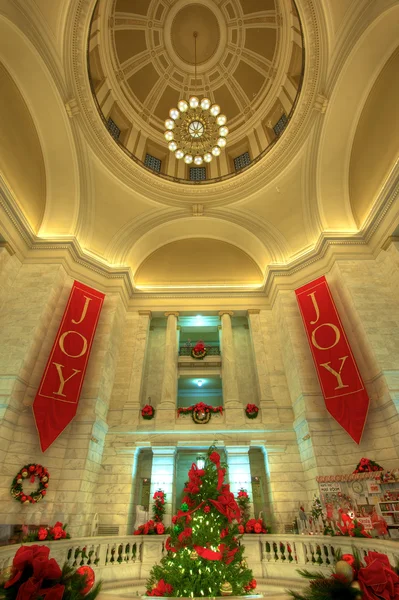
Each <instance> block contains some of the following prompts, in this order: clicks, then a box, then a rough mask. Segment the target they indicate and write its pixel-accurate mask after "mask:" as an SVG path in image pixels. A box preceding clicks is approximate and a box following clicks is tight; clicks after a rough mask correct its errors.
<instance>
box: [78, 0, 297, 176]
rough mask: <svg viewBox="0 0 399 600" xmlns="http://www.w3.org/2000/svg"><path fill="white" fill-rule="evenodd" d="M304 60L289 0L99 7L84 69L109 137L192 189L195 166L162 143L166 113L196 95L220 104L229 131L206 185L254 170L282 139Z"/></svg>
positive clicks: (106, 0)
mask: <svg viewBox="0 0 399 600" xmlns="http://www.w3.org/2000/svg"><path fill="white" fill-rule="evenodd" d="M194 32H196V34H197V38H196V39H197V47H196V56H197V78H195V56H194ZM303 54H304V52H303V44H302V30H301V25H300V21H299V17H298V13H297V10H296V7H295V5H294V4H293V3H292V2H291V0H202V1H201V2H199V1H198V0H168V1H165V0H116V1H114V2H111V1H110V0H99V2H98V3H97V6H96V9H95V12H94V14H93V19H92V23H91V30H90V34H89V60H88V63H89V75H90V80H91V85H92V91H93V94H94V97H95V100H96V104H97V108H98V110H99V112H100V114H101V116H102V118H103V120H104V124H105V125H106V126H107V127H108V129H109V131H110V134H111V135H113V136H114V138H115V140H116V142H117V143H118V144H119V145H120V146H121V147H122V148H123V149H124V150H125V151H126V152H127V153H128V154H129V155H130V156H131V158H132V159H133V160H135V161H136V162H139V163H142V164H143V166H145V168H147V169H149V170H152V171H154V172H156V174H157V175H160V176H161V177H162V176H163V177H166V178H169V179H172V180H175V181H181V182H185V183H193V182H191V181H190V166H189V165H186V164H185V163H184V161H182V160H180V161H179V160H177V159H176V157H175V155H174V153H172V152H170V150H169V149H168V146H167V142H166V140H165V138H164V132H165V119H167V118H168V117H169V111H170V109H171V108H173V107H176V106H177V103H178V101H179V100H180V99H182V98H184V99H186V100H188V98H189V96H190V95H193V94H194V93H195V94H196V95H197V96H198V97H199V98H200V99H201V98H202V97H208V98H210V100H211V102H213V103H217V104H218V105H220V107H221V111H222V113H224V114H225V115H226V116H227V120H228V122H227V125H228V128H229V132H230V133H229V135H228V137H227V146H226V148H225V149H224V150H222V152H221V155H220V156H219V157H217V158H213V160H212V162H211V163H210V164H208V165H206V173H205V177H206V178H205V181H201V182H200V183H206V182H207V181H215V180H217V179H224V178H226V177H229V176H232V175H235V174H236V173H237V172H239V171H241V170H242V169H244V168H249V167H250V164H251V163H253V162H255V161H256V160H257V159H258V158H259V157H261V156H262V155H263V154H264V153H265V152H267V150H268V148H270V147H271V146H272V145H273V144H274V143H275V142H276V141H277V139H278V137H279V136H280V135H282V133H283V130H284V128H285V126H286V124H287V123H288V121H289V118H290V115H291V113H292V111H293V108H294V106H295V103H296V99H297V96H298V94H299V91H300V87H301V81H302V74H303V67H304V64H303ZM237 157H242V158H241V160H238V161H237V160H235V159H237ZM154 159H155V160H154ZM195 183H198V181H196V182H195Z"/></svg>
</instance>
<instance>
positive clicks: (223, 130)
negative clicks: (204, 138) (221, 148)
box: [219, 126, 229, 137]
mask: <svg viewBox="0 0 399 600" xmlns="http://www.w3.org/2000/svg"><path fill="white" fill-rule="evenodd" d="M228 133H229V129H228V127H224V126H223V127H221V128H220V129H219V135H221V136H222V137H226V135H227V134H228Z"/></svg>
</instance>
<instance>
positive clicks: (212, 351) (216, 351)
mask: <svg viewBox="0 0 399 600" xmlns="http://www.w3.org/2000/svg"><path fill="white" fill-rule="evenodd" d="M191 350H192V348H190V346H180V348H179V356H191ZM206 355H207V356H220V348H219V346H207V347H206Z"/></svg>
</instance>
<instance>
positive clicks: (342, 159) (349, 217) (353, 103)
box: [317, 5, 399, 232]
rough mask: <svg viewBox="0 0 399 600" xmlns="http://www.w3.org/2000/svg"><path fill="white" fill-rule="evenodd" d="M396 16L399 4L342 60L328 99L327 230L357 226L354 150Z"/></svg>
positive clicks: (322, 189) (323, 183)
mask: <svg viewBox="0 0 399 600" xmlns="http://www.w3.org/2000/svg"><path fill="white" fill-rule="evenodd" d="M398 19H399V5H396V6H393V7H391V8H389V9H388V10H386V11H385V12H384V13H382V14H381V15H380V16H379V17H378V18H376V19H375V20H374V21H373V22H372V23H371V24H370V25H369V27H368V28H367V29H366V30H365V31H364V33H363V34H362V35H361V37H360V38H359V40H358V41H357V43H356V44H355V46H354V48H353V50H352V52H351V53H350V55H349V57H348V59H347V61H346V63H345V64H344V66H343V68H342V71H341V74H340V77H339V78H338V80H337V83H336V85H335V87H334V90H333V92H332V94H331V97H330V99H329V105H328V109H327V112H326V115H325V120H324V125H323V128H322V132H321V138H320V146H319V160H318V165H317V190H318V194H317V195H318V203H319V211H320V218H321V221H322V226H323V229H324V230H327V231H328V230H329V231H353V232H355V231H357V230H358V223H357V222H356V219H355V217H354V214H353V210H352V206H351V201H350V200H351V199H350V196H349V164H350V157H351V150H352V145H353V140H354V137H355V134H356V128H357V125H358V122H359V119H360V116H361V113H362V110H363V108H364V105H365V103H366V100H367V98H368V96H369V94H370V91H371V89H372V87H373V85H374V83H375V81H376V79H377V77H378V75H379V74H380V72H381V70H382V69H383V67H384V65H385V64H386V62H387V60H388V59H389V57H390V56H391V54H392V53H393V51H394V49H395V47H396V46H397V27H398Z"/></svg>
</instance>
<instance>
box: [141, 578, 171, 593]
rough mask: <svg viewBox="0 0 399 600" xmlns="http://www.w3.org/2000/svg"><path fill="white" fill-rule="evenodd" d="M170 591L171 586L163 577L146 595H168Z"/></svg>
mask: <svg viewBox="0 0 399 600" xmlns="http://www.w3.org/2000/svg"><path fill="white" fill-rule="evenodd" d="M172 591H173V587H172V586H171V585H170V583H166V582H165V581H164V580H163V579H160V580H159V581H158V584H157V586H156V587H155V588H154V589H153V590H151V592H147V596H170V595H171V593H172Z"/></svg>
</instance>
